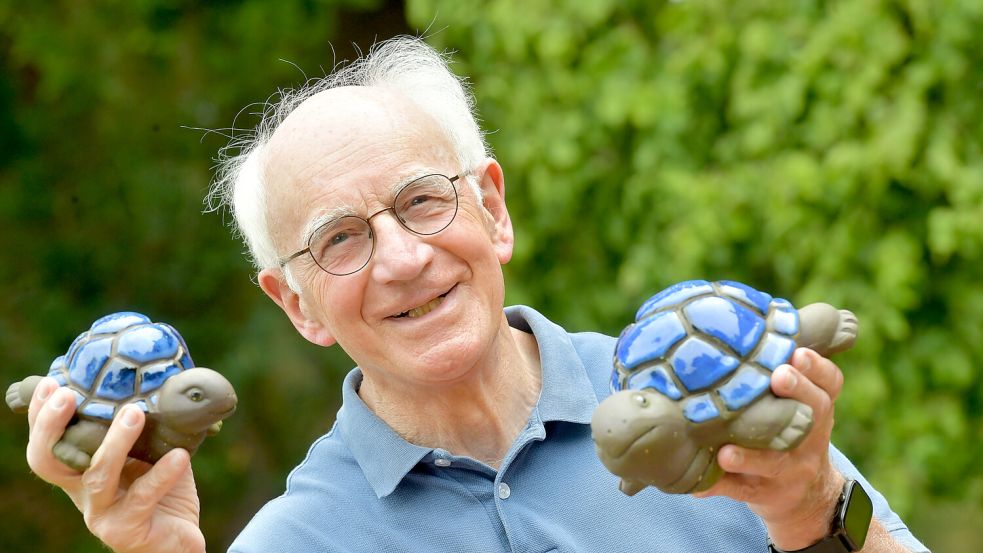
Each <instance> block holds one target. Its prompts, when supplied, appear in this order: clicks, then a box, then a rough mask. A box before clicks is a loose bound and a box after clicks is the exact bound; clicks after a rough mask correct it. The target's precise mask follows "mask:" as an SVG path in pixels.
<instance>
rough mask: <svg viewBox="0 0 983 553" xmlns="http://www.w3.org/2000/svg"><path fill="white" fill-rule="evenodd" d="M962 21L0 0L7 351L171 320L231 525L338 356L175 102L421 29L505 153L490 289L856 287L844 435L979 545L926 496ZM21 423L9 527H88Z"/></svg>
mask: <svg viewBox="0 0 983 553" xmlns="http://www.w3.org/2000/svg"><path fill="white" fill-rule="evenodd" d="M404 11H405V19H404ZM406 21H408V22H409V24H407V23H406ZM981 24H983V5H981V4H980V3H979V2H975V1H972V0H964V1H962V2H960V1H956V0H952V1H948V0H940V1H937V2H922V1H919V0H910V1H901V0H898V1H891V2H889V1H876V0H851V1H818V0H814V1H809V0H802V1H799V2H772V1H766V0H743V1H736V0H731V1H723V2H708V1H697V0H686V1H677V2H660V1H654V2H653V1H647V2H642V1H627V2H623V1H619V2H615V1H613V0H592V1H586V0H585V1H570V2H551V1H548V0H523V1H521V2H518V1H515V0H487V1H477V0H408V1H407V2H406V4H405V7H404V6H403V5H402V4H400V3H398V2H395V1H394V0H393V1H389V2H384V1H383V0H304V1H289V2H288V1H284V2H278V3H272V2H265V1H262V0H213V1H210V2H196V1H193V0H138V1H130V2H121V1H102V2H96V1H93V0H82V1H68V0H60V1H51V2H35V3H23V2H14V1H13V0H0V252H2V253H0V279H2V282H4V284H5V285H6V293H5V294H3V295H0V350H2V351H3V352H4V353H5V361H6V362H5V363H4V365H3V366H2V367H0V374H2V375H3V377H4V378H3V379H2V382H3V383H6V382H12V381H14V380H17V379H20V378H22V377H23V376H24V375H26V374H29V373H32V372H39V371H42V370H44V369H45V368H46V367H47V365H48V363H49V362H50V360H51V359H52V358H53V357H54V356H56V355H58V354H60V353H62V352H63V351H64V350H65V349H66V347H67V345H68V344H69V343H70V342H71V340H72V339H73V338H74V337H75V335H76V334H78V333H79V332H81V331H82V330H83V329H84V328H85V327H86V326H87V325H88V324H89V323H90V322H91V321H92V320H94V319H95V318H97V317H98V316H100V315H102V314H105V313H108V312H111V311H114V310H119V309H133V310H138V311H143V312H145V313H148V314H149V315H151V316H152V317H154V318H156V319H160V320H165V321H168V322H170V323H172V324H174V325H175V326H176V327H177V328H178V329H180V330H181V331H182V333H183V334H184V336H185V338H186V339H187V341H188V343H189V345H190V347H191V350H192V354H193V355H194V358H195V360H196V361H197V362H198V363H200V364H202V365H205V366H212V367H214V368H216V369H219V370H221V371H222V372H223V373H225V374H227V375H229V377H230V379H232V381H233V383H234V384H235V385H236V387H237V389H238V391H239V395H240V398H241V404H240V410H239V412H238V413H237V414H236V415H235V417H233V418H232V419H230V421H229V423H228V424H227V425H226V426H225V429H224V430H223V432H222V434H221V435H219V436H218V437H217V438H214V439H212V440H210V441H209V442H206V444H205V445H204V446H203V447H202V449H201V451H200V452H199V454H198V455H197V456H196V457H195V470H196V474H197V476H198V478H199V489H200V491H201V494H202V503H203V519H202V522H203V526H204V529H205V532H206V536H208V538H209V548H210V549H212V550H220V549H223V548H224V546H226V545H227V544H228V542H229V541H230V540H231V539H232V537H234V535H235V534H236V533H237V532H238V530H239V529H240V528H241V527H242V525H243V524H245V522H246V521H247V520H248V518H249V517H250V516H251V515H252V514H253V513H254V512H255V511H256V510H257V509H258V508H259V506H260V505H261V504H262V503H263V502H265V501H266V500H268V499H269V498H271V497H273V496H275V495H277V494H279V493H280V492H281V491H282V489H283V485H284V483H283V482H284V477H285V475H286V472H287V471H288V470H289V469H290V468H291V467H292V466H293V465H295V464H296V463H297V462H299V461H300V459H301V458H302V456H303V454H304V452H305V451H306V448H307V446H308V444H309V443H310V442H311V440H313V439H314V438H315V437H316V436H317V435H319V434H321V433H323V432H324V431H326V430H327V429H328V428H329V427H330V425H331V423H332V421H333V416H334V412H335V410H336V409H337V404H338V401H339V399H340V397H339V396H340V394H339V385H340V379H341V377H342V376H343V374H344V373H345V372H346V371H347V369H348V367H349V366H350V361H349V360H348V359H347V358H346V357H345V356H344V354H343V353H341V352H340V351H339V350H337V348H334V349H330V350H326V351H325V350H321V349H319V348H316V347H314V346H311V345H308V344H307V343H306V342H304V341H303V340H302V339H301V338H300V337H299V336H297V335H296V333H295V332H294V331H293V329H292V328H291V327H290V325H289V323H287V321H286V320H285V318H284V317H283V316H282V315H281V314H280V313H279V312H278V310H277V309H276V307H275V306H273V305H272V303H270V302H268V301H267V300H266V299H265V298H264V297H263V296H262V293H261V292H260V291H259V290H257V289H256V287H255V286H254V285H253V284H252V283H251V281H250V278H251V269H250V267H249V266H248V264H247V263H246V261H245V260H244V258H243V256H242V255H241V254H242V246H241V245H239V244H237V243H236V242H234V241H233V239H232V238H231V237H230V236H229V233H228V231H227V229H226V228H224V227H223V220H222V219H223V218H222V217H221V216H215V215H210V216H202V215H201V213H200V212H201V209H202V204H201V198H202V196H203V195H204V193H205V190H206V188H207V184H208V179H209V165H210V162H209V160H210V158H212V157H213V156H214V154H215V151H216V150H217V149H218V148H219V147H221V146H223V145H224V144H225V143H226V138H225V137H223V136H222V134H223V133H226V134H227V133H229V132H231V131H222V132H220V133H204V132H201V131H195V130H191V129H194V128H206V129H228V128H230V127H232V126H235V127H237V128H240V129H241V128H249V127H251V126H252V125H253V124H254V123H255V121H256V119H255V117H254V116H253V115H252V113H253V112H256V111H259V110H260V107H257V106H256V105H255V104H253V105H252V106H251V107H247V108H245V109H243V110H242V112H241V113H240V109H241V108H242V107H243V106H248V105H250V104H251V103H254V102H262V101H264V100H265V99H266V98H267V97H268V95H269V94H270V93H271V92H273V91H275V89H276V87H278V86H279V87H290V86H294V85H296V84H299V83H300V82H302V81H303V80H304V79H305V78H306V77H305V75H304V73H303V72H305V71H306V73H307V74H308V75H310V76H316V75H320V74H323V72H324V71H325V70H328V69H330V67H331V66H332V65H333V64H334V62H335V61H336V60H337V61H340V60H341V59H344V58H348V59H351V58H352V57H353V56H354V54H355V48H354V47H352V46H351V44H352V43H354V45H355V46H356V47H361V48H362V49H365V48H367V47H368V46H369V45H370V44H372V42H373V41H374V40H375V39H381V38H386V37H388V36H392V35H393V34H397V33H400V32H407V31H410V32H413V31H411V29H414V30H415V29H419V30H421V31H422V30H423V29H429V31H428V32H429V33H430V35H431V36H430V38H429V40H430V42H431V43H432V44H434V45H435V46H438V47H440V48H448V49H453V50H456V53H455V55H454V58H455V60H456V62H457V63H456V64H455V70H456V71H457V72H458V73H460V74H463V75H467V76H469V77H470V79H471V81H472V82H473V83H474V86H475V90H476V93H477V96H478V102H479V109H480V111H481V114H482V116H483V120H484V127H485V128H486V129H488V130H489V131H491V134H490V135H489V140H490V142H491V143H492V145H493V147H494V148H495V151H496V154H497V157H498V158H499V160H500V161H501V162H502V164H503V166H504V168H505V171H506V181H507V184H508V201H509V204H510V209H511V213H512V218H513V222H514V224H515V226H516V232H517V245H516V252H515V256H514V259H513V261H512V263H511V264H510V265H509V266H508V267H507V279H508V282H509V284H508V286H509V302H511V303H528V304H530V305H533V306H535V307H537V308H538V309H540V310H542V311H543V312H544V313H546V314H548V315H549V316H551V317H552V318H554V319H555V320H557V321H558V322H561V323H562V324H565V325H566V326H567V327H568V328H570V329H571V330H602V331H605V332H608V333H617V332H618V331H619V330H620V329H621V328H622V327H623V326H624V325H625V324H626V323H627V322H628V320H629V319H630V317H631V315H632V314H633V312H634V309H635V307H637V305H638V304H639V302H641V301H642V300H643V299H644V298H645V297H647V296H648V295H649V294H651V293H653V292H655V291H657V290H659V289H661V288H662V287H664V286H665V285H668V284H670V283H672V282H675V281H678V280H683V279H688V278H712V279H719V278H733V279H737V280H741V281H744V282H747V283H749V284H753V285H755V286H756V287H759V288H761V289H765V290H769V291H771V292H774V293H775V294H778V295H781V296H784V297H787V298H789V299H791V300H793V301H794V302H796V303H797V304H803V303H807V302H811V301H817V300H823V301H829V302H833V303H837V304H839V305H842V306H845V307H849V308H851V309H853V310H854V311H856V312H857V314H858V315H859V317H860V319H861V322H862V331H861V332H862V334H861V340H860V341H859V343H858V346H857V348H856V349H855V350H853V351H851V352H849V353H846V354H844V355H842V356H840V357H839V358H838V362H839V363H840V365H841V366H842V367H843V369H844V372H845V373H846V375H847V384H846V389H845V391H844V393H843V396H842V398H841V399H840V401H839V404H838V405H839V407H838V417H837V421H838V424H837V427H836V430H835V436H834V439H835V442H836V443H837V445H838V446H840V448H841V449H843V450H844V451H845V452H846V453H847V454H848V455H850V457H851V458H853V459H854V460H856V461H857V463H858V464H859V465H860V467H861V468H862V469H863V470H864V471H865V473H866V474H868V475H869V476H870V477H871V479H872V480H873V481H874V483H875V485H877V486H878V487H879V488H880V489H881V490H882V491H884V492H885V493H886V494H887V495H888V497H889V498H890V500H891V501H892V505H893V506H894V507H895V509H896V510H898V511H900V512H901V513H902V514H904V515H905V516H906V517H907V518H908V519H909V520H910V521H911V522H912V523H913V525H914V526H915V527H916V530H917V531H919V534H920V535H921V534H923V532H922V531H921V530H920V529H919V528H925V532H924V535H925V536H926V541H927V542H928V543H929V544H930V545H934V546H935V547H936V548H940V547H942V545H943V543H946V544H948V543H954V544H955V543H958V547H960V548H962V549H963V550H973V549H974V545H969V544H971V543H972V542H971V541H969V542H967V541H966V538H965V537H960V538H959V541H958V542H952V541H951V540H950V541H949V542H945V541H944V540H945V539H946V538H945V534H944V533H941V532H934V533H933V532H932V530H931V529H930V526H931V525H932V524H935V523H936V522H937V521H938V520H940V518H939V515H938V513H949V512H959V513H961V515H962V516H960V517H945V520H947V521H948V522H949V523H950V524H958V525H960V528H962V529H963V530H965V532H964V533H962V534H960V533H959V532H956V533H950V535H958V536H973V535H978V533H974V528H976V527H978V526H979V525H980V524H983V515H981V514H980V513H981V512H983V475H981V472H980V471H979V470H978V469H977V467H979V466H980V465H981V462H983V450H981V445H980V444H981V443H983V440H981V438H983V430H981V428H983V425H981V424H980V423H981V417H983V385H981V384H983V382H981V380H983V378H981V372H983V369H981V368H980V367H981V364H980V362H979V361H978V360H979V359H980V358H983V355H981V354H983V287H981V286H980V285H979V284H978V281H979V277H980V271H979V269H978V267H979V266H980V262H981V256H983V157H981V145H983V129H981V127H980V125H979V123H978V122H979V121H980V120H981V115H983V113H981V111H983V102H981V101H980V98H981V93H983V38H980V34H979V33H978V32H976V31H977V30H978V29H979V28H981ZM332 45H333V47H332ZM280 60H288V61H289V62H290V63H285V62H283V61H280ZM25 441H26V424H24V420H23V418H22V417H17V416H13V415H5V416H4V415H0V455H2V456H0V486H2V487H3V489H4V490H5V491H4V497H5V501H3V502H0V515H2V516H3V519H4V521H5V528H4V532H2V533H0V550H2V551H65V550H71V551H81V552H85V551H100V550H102V549H101V547H100V546H99V544H98V543H97V542H96V540H94V539H92V538H91V537H88V536H87V535H86V532H85V529H84V526H83V525H82V521H81V517H79V516H78V515H77V514H76V513H75V509H74V507H73V506H72V505H71V503H70V502H69V501H68V500H67V498H65V497H64V496H63V495H62V494H61V493H60V492H57V491H55V490H51V489H50V488H49V487H48V486H46V485H44V484H43V483H42V482H40V481H38V480H37V479H34V478H32V477H30V476H29V471H28V469H27V467H26V463H24V461H23V445H24V443H25ZM936 506H939V508H938V509H936ZM53 521H57V523H58V531H57V532H52V531H51V528H52V524H53ZM920 521H924V522H922V523H921V524H923V525H924V526H921V527H919V524H920ZM974 525H975V526H974ZM929 538H931V539H929ZM970 540H971V538H970ZM979 545H980V544H978V543H977V544H975V546H976V548H978V546H979ZM954 547H955V546H954ZM940 550H943V549H940Z"/></svg>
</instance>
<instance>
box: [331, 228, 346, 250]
mask: <svg viewBox="0 0 983 553" xmlns="http://www.w3.org/2000/svg"><path fill="white" fill-rule="evenodd" d="M345 240H348V233H347V232H339V233H338V234H335V235H334V236H331V237H329V238H328V247H329V248H330V247H331V246H337V245H338V244H341V243H342V242H344V241H345Z"/></svg>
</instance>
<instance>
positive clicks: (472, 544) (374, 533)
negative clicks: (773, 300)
mask: <svg viewBox="0 0 983 553" xmlns="http://www.w3.org/2000/svg"><path fill="white" fill-rule="evenodd" d="M506 314H507V316H508V320H509V324H510V325H511V326H513V327H514V328H518V329H521V330H524V331H527V332H532V333H533V334H534V335H535V336H536V340H537V341H538V343H539V349H540V357H541V360H542V392H541V395H540V398H539V401H538V402H537V404H536V406H535V408H534V409H533V412H532V415H531V416H530V417H529V421H528V423H527V424H526V426H525V429H524V430H523V431H522V433H521V434H520V435H519V436H518V437H517V438H516V440H515V443H513V444H512V447H511V448H510V449H509V451H508V453H507V455H506V456H505V459H504V460H503V461H502V463H501V468H500V469H499V470H495V469H493V468H491V467H489V466H488V465H486V464H484V463H482V462H479V461H476V460H474V459H471V458H468V457H463V456H459V455H454V454H453V453H452V452H449V451H445V450H442V449H432V448H428V447H420V446H417V445H413V444H411V443H409V442H407V441H406V440H404V439H402V438H401V437H399V435H397V434H396V433H395V432H394V431H393V430H392V429H391V428H390V427H389V426H388V425H387V424H386V423H385V422H383V421H382V420H381V419H379V418H378V417H376V416H375V414H373V413H372V411H370V410H369V409H368V407H366V405H365V404H364V403H363V402H362V400H361V399H360V398H359V397H358V387H359V385H360V384H361V381H362V374H361V372H360V371H359V370H358V369H357V368H356V369H354V370H352V372H351V373H349V374H348V377H347V378H346V379H345V383H344V386H343V390H342V395H343V403H342V407H341V409H340V410H339V411H338V417H337V419H336V422H335V425H334V427H333V428H332V429H331V431H330V432H328V434H326V435H325V436H323V437H321V438H320V439H318V440H317V441H316V442H314V444H313V445H312V446H311V448H310V451H309V452H308V454H307V458H306V459H304V461H303V462H302V463H301V464H300V465H299V466H298V467H297V468H295V469H294V470H293V472H292V473H291V474H290V476H289V477H288V479H287V490H286V492H285V493H284V494H283V495H282V496H280V497H278V498H276V499H274V500H272V501H270V502H269V503H267V504H266V506H264V507H263V508H262V509H261V510H260V511H259V513H257V514H256V516H255V517H254V518H253V519H252V521H250V522H249V524H248V525H247V526H246V528H245V529H244V530H243V532H242V534H240V535H239V537H238V538H237V539H236V540H235V542H234V543H233V544H232V547H231V548H230V551H232V552H236V553H275V552H297V553H300V552H303V553H307V552H312V551H318V552H322V551H371V552H389V551H409V552H428V551H462V552H470V551H474V552H480V553H489V552H497V551H522V552H535V553H539V552H549V551H557V552H581V551H587V552H589V551H598V552H612V551H672V552H676V551H686V552H745V551H749V552H755V551H757V552H762V553H763V552H765V551H767V545H766V533H765V528H764V525H763V524H762V522H761V520H760V519H759V518H758V517H757V516H756V515H755V514H754V513H752V512H751V511H750V510H748V508H747V507H746V506H745V505H744V504H742V503H739V502H736V501H732V500H730V499H727V498H719V497H714V498H706V499H695V498H693V497H692V496H689V495H670V494H664V493H662V492H660V491H659V490H657V489H655V488H647V489H645V490H643V491H642V492H640V493H638V494H637V495H635V496H634V497H628V496H626V495H624V494H622V493H621V492H620V491H618V479H617V477H615V476H614V475H612V474H611V473H609V472H608V471H607V470H606V469H605V468H604V466H603V465H601V462H600V461H599V460H598V459H597V456H596V455H595V453H594V444H593V442H592V441H591V437H590V419H591V415H592V414H593V412H594V409H595V408H596V407H597V404H598V400H599V398H600V399H603V398H604V397H606V396H607V395H608V394H609V393H610V391H609V385H608V382H609V376H610V371H611V359H612V354H613V352H614V343H615V340H614V338H611V337H609V336H604V335H601V334H596V333H567V332H566V331H565V330H563V329H562V328H560V327H559V326H557V325H555V324H553V323H552V322H550V321H549V320H547V319H546V318H545V317H543V316H542V315H541V314H539V313H538V312H536V311H535V310H533V309H531V308H529V307H524V306H518V307H510V308H507V309H506ZM830 455H831V457H832V459H833V461H834V463H835V464H836V466H837V467H838V468H839V469H840V470H841V471H842V472H843V473H844V474H845V475H847V476H848V477H851V478H856V479H858V480H861V482H862V483H863V485H864V487H865V488H866V489H867V490H868V491H869V492H870V495H871V498H872V499H873V501H874V512H875V516H876V517H877V518H878V519H880V520H881V522H882V523H883V524H884V526H885V527H886V528H887V529H888V530H889V531H890V532H891V533H892V534H893V535H894V536H895V537H896V538H897V539H898V540H899V541H901V543H903V544H905V545H907V546H908V547H909V548H910V549H912V550H913V551H926V552H927V551H928V550H927V549H926V548H925V547H924V546H923V545H922V544H921V543H919V542H918V540H916V539H915V538H914V537H913V536H912V535H911V534H910V533H909V532H908V529H907V528H906V527H905V525H904V523H903V522H902V521H901V520H900V519H899V518H898V516H897V515H895V514H894V513H893V512H892V511H891V509H890V507H888V504H887V502H886V501H885V500H884V498H883V496H881V495H880V494H879V493H877V492H876V491H875V490H874V489H873V487H871V486H870V484H869V483H868V482H866V480H863V478H862V477H861V476H860V474H859V473H858V472H857V470H856V469H855V468H854V467H853V465H852V464H851V463H850V462H849V461H848V460H847V459H846V458H845V457H843V455H841V454H840V453H839V452H838V451H836V450H835V449H834V448H831V451H830Z"/></svg>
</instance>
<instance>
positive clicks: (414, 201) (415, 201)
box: [410, 194, 431, 206]
mask: <svg viewBox="0 0 983 553" xmlns="http://www.w3.org/2000/svg"><path fill="white" fill-rule="evenodd" d="M430 199H431V196H429V195H426V194H419V195H417V196H413V197H412V198H410V205H411V206H416V205H421V204H425V203H427V202H428V201H430Z"/></svg>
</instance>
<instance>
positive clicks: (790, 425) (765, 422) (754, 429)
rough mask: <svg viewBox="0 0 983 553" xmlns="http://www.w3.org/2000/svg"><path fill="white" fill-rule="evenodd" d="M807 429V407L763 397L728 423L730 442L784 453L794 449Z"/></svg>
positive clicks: (809, 422)
mask: <svg viewBox="0 0 983 553" xmlns="http://www.w3.org/2000/svg"><path fill="white" fill-rule="evenodd" d="M811 428H812V408H811V407H809V406H808V405H806V404H804V403H800V402H798V401H795V400H794V399H788V398H780V397H776V396H773V395H771V394H766V395H764V396H762V397H761V399H759V400H758V401H756V402H755V403H754V404H753V405H751V406H749V407H748V408H747V410H745V411H744V412H743V413H741V415H740V416H738V417H737V418H736V419H734V420H733V421H732V422H731V423H730V437H731V441H730V443H733V444H736V445H739V446H742V447H752V448H758V449H762V448H768V449H776V450H779V451H785V450H789V449H792V448H793V447H795V446H797V445H798V444H799V442H801V441H802V439H803V438H805V436H806V434H808V433H809V429H811Z"/></svg>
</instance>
